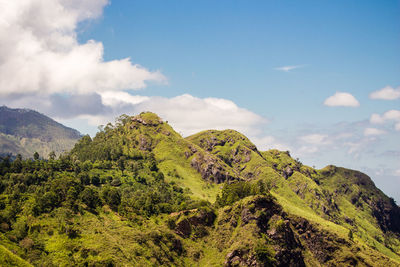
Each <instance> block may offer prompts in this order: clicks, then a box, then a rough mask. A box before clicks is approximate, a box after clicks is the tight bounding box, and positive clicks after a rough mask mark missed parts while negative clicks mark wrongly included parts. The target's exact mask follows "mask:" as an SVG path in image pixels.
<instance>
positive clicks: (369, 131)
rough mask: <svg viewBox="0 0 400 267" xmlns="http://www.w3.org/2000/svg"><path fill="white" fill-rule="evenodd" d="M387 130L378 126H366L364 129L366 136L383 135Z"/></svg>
mask: <svg viewBox="0 0 400 267" xmlns="http://www.w3.org/2000/svg"><path fill="white" fill-rule="evenodd" d="M385 133H386V132H385V131H384V130H380V129H377V128H366V129H364V135H365V136H374V135H382V134H385Z"/></svg>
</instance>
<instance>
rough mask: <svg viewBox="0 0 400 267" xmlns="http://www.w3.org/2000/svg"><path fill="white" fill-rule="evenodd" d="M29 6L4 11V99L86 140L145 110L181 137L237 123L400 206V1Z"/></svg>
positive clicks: (103, 1) (258, 139)
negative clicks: (358, 177) (363, 178)
mask: <svg viewBox="0 0 400 267" xmlns="http://www.w3.org/2000/svg"><path fill="white" fill-rule="evenodd" d="M28 2H29V1H28ZM38 3H39V4H38ZM31 4H32V5H28V4H21V3H10V4H9V5H10V7H9V9H8V10H10V11H9V12H8V11H3V12H4V14H3V16H2V17H3V18H5V19H4V20H5V21H6V20H10V21H9V22H11V23H10V24H7V25H8V26H1V25H0V28H1V27H8V28H6V31H4V32H13V36H12V37H13V38H10V37H9V36H3V37H2V36H1V34H0V38H1V39H0V41H1V42H2V43H3V44H4V47H6V48H9V49H3V50H4V51H7V52H4V58H6V60H5V62H6V64H5V67H4V68H3V69H1V70H0V78H2V79H1V80H4V81H6V82H7V86H5V85H4V84H6V83H5V82H4V84H1V83H0V88H1V89H0V90H1V92H0V94H2V102H3V103H0V104H7V105H10V106H14V107H30V108H34V109H37V110H39V111H41V112H43V113H45V114H47V115H49V116H52V117H54V118H56V119H57V120H59V121H60V122H62V123H65V124H67V125H69V126H72V127H75V128H77V129H78V130H80V131H81V132H83V133H90V134H91V135H93V134H94V133H95V132H96V129H97V125H98V124H104V123H106V122H107V121H110V120H112V119H113V118H114V117H115V116H117V115H119V114H120V113H128V114H136V113H138V112H141V111H143V110H153V111H155V112H157V113H159V114H160V115H161V116H162V117H163V118H164V119H166V120H168V121H170V122H171V124H172V125H173V126H174V127H175V128H176V129H177V130H178V131H179V132H181V133H182V134H183V135H188V134H191V133H194V132H196V131H198V130H202V129H208V128H217V129H223V128H234V129H237V130H239V131H241V132H243V133H245V134H246V135H247V136H249V137H250V138H251V140H253V142H255V143H256V144H257V145H258V147H259V148H260V149H268V148H272V147H277V148H279V149H285V150H286V149H288V150H290V151H291V152H292V155H293V156H294V157H299V158H300V160H301V161H303V162H304V163H305V164H308V165H311V166H312V165H315V166H316V167H318V168H322V167H323V166H325V165H327V164H336V165H340V166H345V167H349V168H353V169H359V170H362V171H364V172H366V173H367V174H368V175H370V176H371V177H372V178H373V180H374V181H375V183H376V184H377V185H378V186H379V187H380V188H382V189H383V191H384V192H386V193H387V194H389V195H390V196H393V197H394V198H395V199H396V200H397V201H398V202H400V193H399V192H400V141H399V140H400V138H399V135H400V117H398V116H399V114H400V113H397V111H399V110H400V87H399V86H400V1H391V0H387V1H366V0H363V1H361V0H360V1H317V0H314V1H311V0H309V1H308V0H306V1H272V0H271V1H169V0H168V1H165V0H163V1H162V0H158V1H155V0H146V1H112V2H109V1H107V0H100V1H94V0H83V1H81V2H76V4H75V6H74V5H69V6H63V5H65V4H63V2H62V1H59V0H56V1H54V3H53V5H54V6H53V7H52V8H51V7H48V6H41V4H40V1H39V0H31ZM60 6H62V7H63V9H62V11H54V10H60V9H57V7H60ZM13 10H23V11H24V12H19V13H18V14H24V16H23V17H22V16H21V18H20V19H18V17H17V19H15V16H11V15H10V14H13V13H12V11H13ZM7 12H8V13H10V14H8V13H7ZM57 12H58V13H57ZM15 14H17V13H15ZM37 14H40V16H39V19H38V16H37ZM8 15H10V16H8ZM45 18H49V19H45ZM13 20H14V21H13ZM27 21H28V23H26V22H27ZM10 25H11V26H10ZM12 25H17V26H19V28H11V27H14V26H12ZM27 25H28V26H27ZM32 29H33V31H32ZM35 29H36V30H35ZM39 29H40V30H39ZM32 32H33V36H32ZM9 39H11V40H14V42H13V43H11V41H8V40H9ZM15 40H16V41H15ZM8 42H10V43H9V46H7V44H8ZM18 42H20V44H21V47H19V50H18V51H16V50H15V51H14V47H15V45H14V44H15V43H18ZM43 44H45V45H43ZM13 51H14V52H15V56H12V55H13ZM21 51H23V53H21ZM17 52H18V53H17ZM6 53H7V54H6ZM21 54H22V55H23V56H21ZM25 55H26V56H25ZM127 58H129V59H127ZM20 62H28V63H29V64H24V65H21V63H20ZM136 64H138V65H136ZM28 66H29V67H30V68H28ZM25 68H27V69H26V70H25ZM32 70H37V71H32ZM11 72H12V73H15V72H18V73H20V76H18V75H17V74H13V75H12V76H10V74H9V73H11ZM10 77H11V78H10ZM28 78H29V79H28ZM10 84H11V85H12V86H9V85H10ZM385 87H386V90H382V89H383V88H385ZM337 92H339V93H341V94H336V93H337ZM373 92H376V93H375V95H371V93H373ZM333 96H335V97H333ZM329 97H333V98H331V99H330V100H329V101H328V98H329ZM388 111H392V112H388ZM399 112H400V111H399ZM373 114H375V115H374V118H375V119H372V118H371V116H373Z"/></svg>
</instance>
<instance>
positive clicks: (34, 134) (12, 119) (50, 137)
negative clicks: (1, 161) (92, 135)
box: [0, 106, 81, 158]
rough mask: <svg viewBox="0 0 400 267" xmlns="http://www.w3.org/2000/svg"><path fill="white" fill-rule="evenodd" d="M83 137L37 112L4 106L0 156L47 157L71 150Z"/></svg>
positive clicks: (0, 122) (0, 133) (1, 108)
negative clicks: (36, 154) (37, 155)
mask: <svg viewBox="0 0 400 267" xmlns="http://www.w3.org/2000/svg"><path fill="white" fill-rule="evenodd" d="M80 137H81V136H80V133H79V132H78V131H76V130H74V129H71V128H68V127H65V126H64V125H62V124H60V123H58V122H56V121H54V120H52V119H50V118H49V117H47V116H45V115H43V114H40V113H38V112H36V111H33V110H28V109H11V108H7V107H5V106H2V107H0V155H7V154H12V155H14V156H15V155H17V154H21V155H22V156H23V157H25V158H29V157H32V156H33V154H34V153H35V152H38V153H39V154H40V155H41V156H42V157H45V158H47V157H48V155H49V153H50V152H52V151H54V152H55V153H56V154H57V155H58V154H60V153H62V152H65V151H69V150H70V149H71V148H72V147H73V146H74V144H75V143H76V141H77V140H78V139H79V138H80Z"/></svg>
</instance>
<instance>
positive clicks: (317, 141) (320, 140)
mask: <svg viewBox="0 0 400 267" xmlns="http://www.w3.org/2000/svg"><path fill="white" fill-rule="evenodd" d="M299 139H300V141H302V142H305V143H308V144H312V145H326V144H330V143H331V142H330V141H329V140H328V135H324V134H309V135H305V136H301V137H300V138H299Z"/></svg>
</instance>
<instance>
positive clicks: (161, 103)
mask: <svg viewBox="0 0 400 267" xmlns="http://www.w3.org/2000/svg"><path fill="white" fill-rule="evenodd" d="M101 99H102V103H103V105H105V106H107V107H108V108H110V110H111V111H110V112H107V113H104V114H99V115H83V116H81V118H86V119H88V120H89V121H90V123H92V124H94V125H100V124H106V123H107V122H109V121H113V119H114V118H115V117H116V116H119V115H120V114H122V113H126V114H129V115H133V114H138V113H140V112H142V111H152V112H155V113H157V114H158V115H159V116H160V117H161V118H163V119H164V120H167V121H168V122H169V123H170V124H171V125H172V126H173V127H174V129H175V130H177V131H178V132H181V133H182V134H183V135H185V136H187V135H190V134H194V133H197V132H199V131H202V130H208V129H217V130H224V129H234V130H237V131H239V132H241V133H244V134H246V135H248V136H257V135H258V134H259V133H260V126H261V125H263V124H265V123H266V122H267V120H266V119H265V118H263V117H261V116H259V115H257V114H255V113H253V112H251V111H249V110H247V109H244V108H241V107H238V106H237V105H236V104H235V103H234V102H232V101H230V100H227V99H222V98H198V97H194V96H192V95H189V94H184V95H180V96H176V97H172V98H166V97H156V96H155V97H144V96H132V95H129V94H128V93H125V92H104V93H101Z"/></svg>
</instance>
